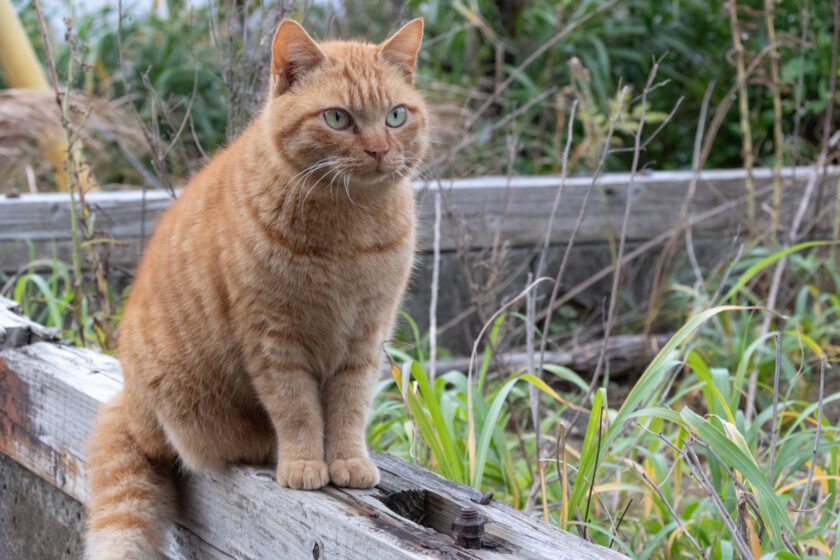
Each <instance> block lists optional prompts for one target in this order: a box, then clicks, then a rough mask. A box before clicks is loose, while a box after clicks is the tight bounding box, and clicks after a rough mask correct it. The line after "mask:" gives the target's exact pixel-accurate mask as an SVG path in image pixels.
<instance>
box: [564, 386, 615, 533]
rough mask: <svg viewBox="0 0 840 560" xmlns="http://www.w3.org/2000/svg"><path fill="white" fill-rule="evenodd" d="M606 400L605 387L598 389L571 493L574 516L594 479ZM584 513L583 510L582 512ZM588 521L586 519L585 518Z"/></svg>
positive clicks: (602, 444) (603, 447) (570, 511)
mask: <svg viewBox="0 0 840 560" xmlns="http://www.w3.org/2000/svg"><path fill="white" fill-rule="evenodd" d="M605 400H606V392H605V391H604V389H603V388H601V389H598V391H597V392H596V393H595V399H594V401H593V402H592V412H591V413H590V414H589V422H588V423H587V424H586V433H585V435H584V436H583V445H582V446H581V449H580V464H579V465H578V473H577V476H575V482H574V484H573V485H572V492H571V494H569V515H570V516H574V515H575V512H576V511H577V510H578V508H579V507H580V504H581V502H582V501H583V497H584V495H585V494H586V491H587V490H588V489H589V485H590V483H591V481H592V474H593V473H592V471H593V470H594V468H595V462H596V461H597V458H598V455H597V453H596V452H597V450H598V426H599V425H600V423H601V416H602V412H603V408H604V401H605ZM604 443H605V442H603V441H602V442H601V446H600V447H601V453H602V454H603V453H604V451H605V449H606V445H604ZM581 513H582V512H581ZM584 521H586V520H584Z"/></svg>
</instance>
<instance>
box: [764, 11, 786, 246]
mask: <svg viewBox="0 0 840 560" xmlns="http://www.w3.org/2000/svg"><path fill="white" fill-rule="evenodd" d="M774 8H775V0H764V16H765V18H766V20H767V37H768V38H769V40H770V89H771V90H772V92H773V146H774V148H775V150H776V161H775V164H774V165H773V226H772V233H773V235H774V236H775V235H776V234H777V233H778V231H779V215H780V213H781V208H782V159H783V157H784V153H783V151H784V145H783V143H782V97H781V93H780V91H779V51H778V49H777V45H776V27H775V25H774V22H773V17H774V15H775V11H774Z"/></svg>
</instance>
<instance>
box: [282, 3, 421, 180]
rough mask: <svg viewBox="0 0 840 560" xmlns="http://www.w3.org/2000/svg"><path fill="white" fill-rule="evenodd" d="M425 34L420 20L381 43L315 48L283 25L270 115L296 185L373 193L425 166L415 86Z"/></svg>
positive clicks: (287, 23)
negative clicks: (318, 184)
mask: <svg viewBox="0 0 840 560" xmlns="http://www.w3.org/2000/svg"><path fill="white" fill-rule="evenodd" d="M422 36H423V21H422V19H415V20H413V21H411V22H409V23H408V24H406V25H405V26H404V27H403V28H402V29H400V30H399V31H397V32H396V33H395V34H394V35H393V36H391V37H390V38H389V39H387V40H386V41H384V42H382V43H381V44H379V45H374V44H370V43H362V42H356V41H328V42H324V43H315V41H313V40H312V38H311V37H310V36H309V35H308V34H307V33H306V31H304V29H303V28H302V27H301V26H300V25H299V24H297V23H296V22H294V21H292V20H288V19H284V20H283V21H282V22H280V26H279V27H278V28H277V32H276V33H275V35H274V42H273V46H272V61H271V72H272V79H271V88H270V93H269V100H268V104H267V117H268V119H269V134H270V135H271V136H272V141H273V145H274V146H276V148H277V149H278V150H279V151H280V153H281V154H282V155H281V157H282V158H283V159H284V160H285V161H286V162H287V163H288V164H289V165H291V166H292V168H293V169H295V170H296V171H297V172H298V173H299V177H298V178H299V179H301V178H303V180H299V181H297V182H296V184H297V185H299V186H300V187H301V188H307V189H309V188H310V187H311V186H312V185H315V184H316V181H318V180H319V179H320V182H321V183H330V182H332V183H334V184H336V185H340V186H341V188H342V189H343V188H344V187H346V186H348V185H349V186H350V187H352V188H353V189H354V190H364V191H369V192H368V194H373V193H374V192H375V191H377V190H379V189H383V188H385V187H386V186H387V185H390V184H394V183H395V182H396V181H397V180H399V179H400V178H401V177H408V176H410V175H411V173H412V171H414V170H415V169H416V168H417V167H418V166H419V165H420V163H421V160H422V158H423V156H424V155H425V153H426V149H427V145H428V134H427V126H428V116H427V113H426V107H425V105H424V103H423V98H422V96H421V95H420V93H419V92H418V91H417V90H416V89H415V88H414V74H415V72H416V69H417V66H416V64H417V52H418V50H419V48H420V42H421V40H422ZM359 194H364V193H361V192H360V193H359Z"/></svg>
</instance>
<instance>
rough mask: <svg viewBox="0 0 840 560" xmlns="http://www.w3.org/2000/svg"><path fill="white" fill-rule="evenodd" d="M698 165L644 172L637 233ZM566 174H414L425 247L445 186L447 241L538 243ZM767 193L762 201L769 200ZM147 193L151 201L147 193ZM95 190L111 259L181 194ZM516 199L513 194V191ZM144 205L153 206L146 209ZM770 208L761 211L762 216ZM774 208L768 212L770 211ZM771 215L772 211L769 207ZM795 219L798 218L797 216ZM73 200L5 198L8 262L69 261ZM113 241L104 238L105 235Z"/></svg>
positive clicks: (789, 195)
mask: <svg viewBox="0 0 840 560" xmlns="http://www.w3.org/2000/svg"><path fill="white" fill-rule="evenodd" d="M811 171H812V169H811V168H785V169H784V170H783V188H784V198H783V204H782V206H783V216H782V220H781V222H782V223H785V218H786V217H788V216H789V215H790V214H792V212H793V211H794V210H795V207H796V206H797V205H798V201H799V198H800V197H801V194H802V191H803V189H804V185H805V183H806V181H807V179H808V176H809V173H811ZM744 177H745V172H744V171H743V170H740V169H735V170H710V171H704V172H703V173H702V174H701V177H700V181H699V183H698V185H697V191H696V195H695V198H694V203H693V205H692V206H691V208H690V212H691V213H692V214H699V213H702V212H705V211H707V210H710V209H712V208H714V207H716V206H718V205H720V204H722V203H724V202H727V201H730V200H734V199H737V198H739V197H741V196H743V195H744ZM754 177H755V185H756V190H757V191H760V190H761V189H762V188H763V187H765V186H768V185H770V184H772V170H771V169H756V170H755V171H754ZM838 177H840V168H836V167H835V168H830V169H829V170H828V172H827V174H826V176H825V180H826V181H829V182H836V181H837V179H838ZM690 180H691V173H690V172H687V171H659V172H651V173H648V174H646V175H640V176H638V177H637V178H636V181H635V183H634V184H633V187H632V189H633V192H632V195H633V201H632V202H633V205H632V215H631V219H630V222H629V224H628V239H629V240H648V239H651V238H653V237H655V236H656V235H659V234H660V233H662V232H664V231H667V230H668V229H669V228H670V227H671V226H672V225H673V221H674V219H675V218H676V216H677V214H678V213H679V209H680V207H681V206H682V204H683V200H684V198H685V193H686V191H687V188H688V184H689V182H690ZM591 183H592V180H591V178H588V177H573V178H569V179H568V180H567V181H566V185H565V187H564V191H563V196H562V198H561V202H560V205H559V207H558V213H557V217H556V221H555V225H554V228H553V231H552V236H551V241H552V243H562V242H565V241H567V240H568V238H569V235H570V234H571V231H572V229H573V227H574V223H575V220H576V218H577V214H578V211H579V209H580V206H581V204H582V201H583V198H584V196H585V193H586V191H587V189H588V188H589V187H590V185H591ZM628 184H629V175H627V174H625V173H611V174H605V175H604V176H602V177H601V179H600V181H599V183H598V185H599V186H598V195H597V196H593V197H592V199H591V201H590V204H589V208H588V209H587V212H586V214H585V216H584V220H583V223H582V226H581V229H580V232H579V233H578V236H577V239H578V242H580V243H586V242H602V241H605V240H607V239H609V238H610V236H615V235H617V232H618V231H619V230H620V229H621V214H622V211H623V208H624V204H625V201H626V197H627V193H628ZM559 186H560V179H559V178H558V177H553V176H541V177H513V178H512V179H510V180H508V179H507V178H505V177H479V178H475V179H457V180H444V181H441V182H439V183H434V184H427V183H419V182H418V183H415V189H416V191H417V195H418V199H419V201H420V205H419V210H418V211H419V223H420V231H419V237H418V250H419V251H421V252H428V251H431V249H432V224H433V223H434V207H433V206H434V204H433V198H434V197H432V196H429V190H433V189H440V190H441V193H442V195H443V196H442V199H443V203H444V207H443V210H444V218H443V221H442V224H441V249H442V250H443V251H451V250H455V249H457V248H462V249H463V248H481V247H488V246H490V245H491V244H492V242H493V239H494V237H495V234H496V230H497V229H498V230H499V231H500V239H502V240H503V241H504V242H506V243H508V244H509V245H510V246H526V247H529V246H534V245H535V244H537V243H539V242H541V241H542V239H543V236H544V235H545V230H546V225H547V222H548V218H549V215H550V212H551V207H552V204H553V201H554V198H555V194H556V192H557V189H558V187H559ZM769 196H770V195H769V194H768V195H766V196H764V197H761V198H760V199H759V200H758V201H757V202H758V207H759V208H762V204H763V203H765V202H767V201H768V200H769ZM144 197H145V203H144ZM87 200H88V202H89V204H90V205H91V207H92V209H93V211H94V213H95V214H96V227H97V229H98V230H101V233H102V236H104V237H105V238H108V239H113V240H115V241H117V243H109V244H107V247H108V248H109V251H108V252H109V253H110V257H109V258H110V262H111V264H114V265H118V266H122V267H128V268H131V267H134V266H135V265H136V263H137V260H138V257H139V255H140V251H141V248H142V239H141V231H142V232H144V233H145V235H146V236H147V237H148V235H150V234H151V232H152V231H153V229H154V225H155V223H156V222H157V220H158V218H159V217H160V215H161V214H162V213H163V211H164V210H166V208H168V207H169V205H170V204H171V202H172V199H171V198H170V196H169V195H168V194H167V193H165V192H163V191H147V192H146V193H145V195H144V194H143V193H142V192H141V191H102V192H96V193H90V194H88V195H87ZM506 200H507V201H508V202H507V203H506V202H505V201H506ZM144 206H145V209H144ZM744 215H745V214H744V207H743V205H739V206H736V207H735V208H733V209H731V210H730V211H727V212H723V213H720V214H718V215H716V216H714V217H713V218H711V219H708V220H706V221H704V222H703V223H701V224H698V225H697V227H696V228H695V230H694V234H695V237H702V236H720V235H721V233H722V232H724V231H725V230H727V229H733V230H734V229H735V228H737V226H738V224H740V223H743V222H744ZM761 216H762V214H759V218H761ZM765 216H766V214H765ZM766 217H767V219H768V220H769V216H766ZM788 221H789V220H788ZM69 232H70V205H69V200H68V196H67V195H66V194H37V195H29V194H23V195H21V196H20V197H18V198H2V199H0V269H2V270H5V271H15V270H18V269H19V268H20V267H22V266H24V265H26V263H28V262H29V261H30V260H31V257H30V255H31V254H32V253H34V254H35V255H36V256H37V257H38V258H51V257H57V258H59V259H61V260H63V261H64V262H70V255H71V248H72V241H71V239H70V233H69ZM103 246H105V245H103Z"/></svg>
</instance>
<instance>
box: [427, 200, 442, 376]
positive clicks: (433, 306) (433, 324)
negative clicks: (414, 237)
mask: <svg viewBox="0 0 840 560" xmlns="http://www.w3.org/2000/svg"><path fill="white" fill-rule="evenodd" d="M440 207H441V204H440V189H438V190H436V191H435V226H434V249H433V253H432V295H431V299H430V302H429V378H430V379H431V380H432V381H434V379H435V377H436V375H437V368H436V362H437V303H438V291H439V281H440V219H441V208H440Z"/></svg>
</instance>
